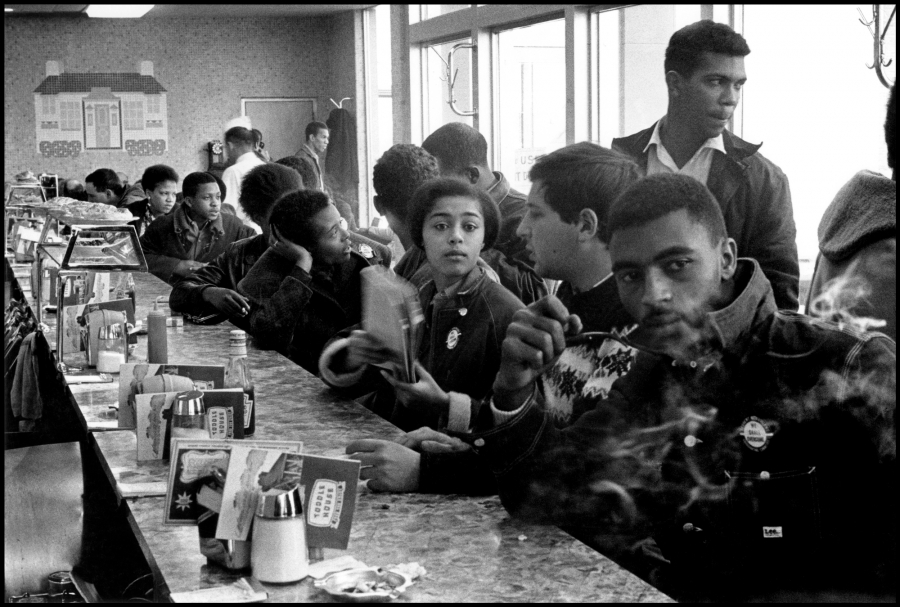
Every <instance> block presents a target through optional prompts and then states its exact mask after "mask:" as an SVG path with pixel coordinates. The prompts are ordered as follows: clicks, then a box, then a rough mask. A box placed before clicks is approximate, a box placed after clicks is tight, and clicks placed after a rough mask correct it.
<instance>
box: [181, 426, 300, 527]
mask: <svg viewBox="0 0 900 607" xmlns="http://www.w3.org/2000/svg"><path fill="white" fill-rule="evenodd" d="M235 447H240V448H241V449H242V451H243V452H244V453H246V451H247V450H249V449H258V450H263V451H266V450H271V451H273V452H275V453H278V454H280V453H300V451H301V450H302V449H303V443H301V442H297V441H275V440H259V441H257V440H242V441H234V440H211V439H181V438H176V439H175V440H173V441H172V457H171V458H169V482H168V486H167V490H166V505H165V508H166V511H165V518H164V522H165V523H166V524H167V525H196V524H197V518H198V517H199V516H200V515H201V514H203V513H204V512H206V508H204V507H203V506H201V505H200V504H198V503H197V495H198V493H199V492H200V490H201V488H202V487H203V486H205V485H206V484H207V483H215V481H214V479H215V476H214V473H220V474H224V473H225V472H226V471H227V470H228V469H229V467H230V463H229V462H230V459H231V453H232V450H233V449H234V448H235ZM245 457H246V456H245ZM275 459H277V457H276V458H275ZM223 501H224V500H223Z"/></svg>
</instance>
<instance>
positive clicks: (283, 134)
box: [241, 97, 316, 161]
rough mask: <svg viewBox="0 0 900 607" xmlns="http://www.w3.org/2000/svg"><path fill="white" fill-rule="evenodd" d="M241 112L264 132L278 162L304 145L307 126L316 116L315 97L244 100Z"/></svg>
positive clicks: (266, 147) (268, 147) (265, 141)
mask: <svg viewBox="0 0 900 607" xmlns="http://www.w3.org/2000/svg"><path fill="white" fill-rule="evenodd" d="M241 115H243V116H247V117H249V118H250V123H251V124H252V125H253V128H255V129H259V131H260V132H262V135H263V143H264V144H265V149H266V151H267V152H269V156H270V158H271V159H272V160H273V161H275V160H279V159H280V158H284V157H285V156H293V155H294V154H296V153H297V151H298V150H299V149H300V147H301V146H302V145H303V142H304V140H305V139H304V137H303V134H304V132H305V130H306V125H307V124H309V123H310V122H312V121H313V120H315V119H316V100H315V99H314V98H312V97H270V98H246V99H241Z"/></svg>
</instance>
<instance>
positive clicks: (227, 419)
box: [134, 388, 244, 462]
mask: <svg viewBox="0 0 900 607" xmlns="http://www.w3.org/2000/svg"><path fill="white" fill-rule="evenodd" d="M177 394H178V392H156V393H152V394H136V395H135V397H134V402H135V408H136V411H137V428H136V431H137V432H136V433H137V461H139V462H144V461H149V460H159V459H168V458H169V446H170V445H169V443H170V442H171V436H172V415H171V412H172V403H173V402H175V396H176V395H177ZM203 404H204V406H205V407H206V425H207V428H208V429H209V438H211V439H220V440H221V439H242V438H244V425H243V424H241V423H237V424H235V423H234V420H236V419H237V420H242V419H244V392H243V390H241V389H240V388H228V389H225V390H206V391H205V392H204V393H203Z"/></svg>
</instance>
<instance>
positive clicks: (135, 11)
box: [85, 4, 154, 19]
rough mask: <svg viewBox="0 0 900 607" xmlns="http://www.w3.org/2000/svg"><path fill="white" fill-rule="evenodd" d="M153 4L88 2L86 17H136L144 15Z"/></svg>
mask: <svg viewBox="0 0 900 607" xmlns="http://www.w3.org/2000/svg"><path fill="white" fill-rule="evenodd" d="M153 6H154V5H153V4H88V7H87V8H86V9H85V12H86V13H87V14H88V17H93V18H100V19H137V18H139V17H143V16H144V15H146V14H147V13H148V12H149V11H150V9H151V8H153Z"/></svg>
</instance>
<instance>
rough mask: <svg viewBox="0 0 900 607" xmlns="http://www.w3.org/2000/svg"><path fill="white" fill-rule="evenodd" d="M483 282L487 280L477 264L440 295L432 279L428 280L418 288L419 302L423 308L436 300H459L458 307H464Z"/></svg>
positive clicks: (485, 274)
mask: <svg viewBox="0 0 900 607" xmlns="http://www.w3.org/2000/svg"><path fill="white" fill-rule="evenodd" d="M484 280H489V279H488V277H487V273H486V272H485V271H484V270H483V269H482V268H481V267H480V266H479V265H477V264H476V265H475V267H474V268H472V269H471V270H470V271H469V273H468V274H466V277H465V278H463V279H462V280H461V281H460V282H458V283H456V284H455V285H453V286H452V287H451V288H449V289H447V290H444V291H442V292H440V293H439V292H438V290H437V286H436V285H435V284H434V279H429V280H428V281H426V282H425V284H423V285H422V286H421V287H420V288H419V301H420V302H422V303H423V304H424V305H425V307H427V306H428V305H431V304H432V303H433V302H435V301H436V300H438V299H445V300H447V301H452V300H459V301H460V305H462V306H466V305H468V304H467V302H469V301H470V300H471V299H472V297H473V296H474V295H475V294H476V293H477V292H478V288H479V287H480V286H481V283H482V282H483V281H484Z"/></svg>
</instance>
